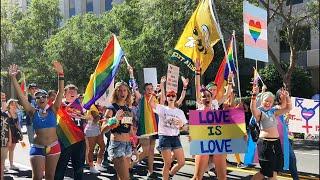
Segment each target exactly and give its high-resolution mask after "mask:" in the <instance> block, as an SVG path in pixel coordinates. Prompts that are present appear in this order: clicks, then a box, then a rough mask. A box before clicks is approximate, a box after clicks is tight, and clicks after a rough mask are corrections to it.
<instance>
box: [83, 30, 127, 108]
mask: <svg viewBox="0 0 320 180" xmlns="http://www.w3.org/2000/svg"><path fill="white" fill-rule="evenodd" d="M123 56H124V52H123V50H122V49H121V47H120V44H119V42H118V40H117V37H116V36H115V35H112V38H111V40H110V41H109V43H108V45H107V47H106V48H105V49H104V52H103V53H102V55H101V57H100V60H99V62H98V65H97V67H96V69H95V71H94V73H93V74H92V75H91V77H90V81H89V83H88V85H87V88H86V91H85V94H84V98H83V104H84V105H83V107H84V108H86V109H90V107H91V105H92V104H94V102H95V101H96V100H98V99H99V98H100V97H101V96H102V95H103V94H104V93H105V92H106V90H107V89H108V87H109V85H110V84H111V82H112V79H113V78H114V76H115V75H116V73H117V71H118V69H119V67H120V62H121V59H122V57H123Z"/></svg>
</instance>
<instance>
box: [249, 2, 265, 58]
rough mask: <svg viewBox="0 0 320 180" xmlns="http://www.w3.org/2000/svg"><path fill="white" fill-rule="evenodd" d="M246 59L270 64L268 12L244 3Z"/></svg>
mask: <svg viewBox="0 0 320 180" xmlns="http://www.w3.org/2000/svg"><path fill="white" fill-rule="evenodd" d="M243 28H244V57H245V58H250V59H254V60H260V61H264V62H268V35H267V11H265V10H263V9H261V8H259V7H256V6H254V5H252V4H250V3H248V2H247V1H244V2H243Z"/></svg>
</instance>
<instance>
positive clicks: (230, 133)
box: [189, 108, 247, 155]
mask: <svg viewBox="0 0 320 180" xmlns="http://www.w3.org/2000/svg"><path fill="white" fill-rule="evenodd" d="M189 112H190V115H189V133H190V137H191V142H190V154H191V155H196V154H226V153H228V154H233V153H244V152H246V150H247V148H246V143H247V142H246V141H245V139H244V136H245V134H246V124H245V117H244V110H243V109H242V108H235V109H228V110H219V111H208V110H191V111H189Z"/></svg>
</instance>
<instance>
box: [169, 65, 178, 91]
mask: <svg viewBox="0 0 320 180" xmlns="http://www.w3.org/2000/svg"><path fill="white" fill-rule="evenodd" d="M178 82H179V67H178V66H175V65H172V64H168V71H167V83H166V92H168V91H170V90H173V91H175V92H178Z"/></svg>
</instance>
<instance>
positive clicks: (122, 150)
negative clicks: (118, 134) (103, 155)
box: [108, 141, 132, 161]
mask: <svg viewBox="0 0 320 180" xmlns="http://www.w3.org/2000/svg"><path fill="white" fill-rule="evenodd" d="M108 155H109V160H110V161H112V160H113V159H114V158H119V157H124V156H126V157H131V155H132V146H131V142H130V141H129V142H123V141H110V144H109V147H108Z"/></svg>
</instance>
